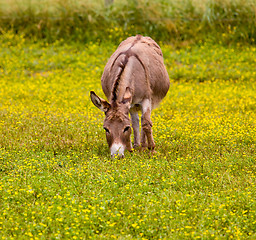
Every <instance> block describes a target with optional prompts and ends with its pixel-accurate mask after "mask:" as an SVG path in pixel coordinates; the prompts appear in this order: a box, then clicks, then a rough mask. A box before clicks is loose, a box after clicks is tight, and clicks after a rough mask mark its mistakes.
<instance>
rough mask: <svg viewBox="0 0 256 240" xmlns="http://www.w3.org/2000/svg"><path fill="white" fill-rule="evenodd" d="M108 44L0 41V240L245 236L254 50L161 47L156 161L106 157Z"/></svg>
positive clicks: (252, 172) (206, 44) (255, 155)
mask: <svg viewBox="0 0 256 240" xmlns="http://www.w3.org/2000/svg"><path fill="white" fill-rule="evenodd" d="M115 48H116V44H114V43H111V42H103V43H100V42H88V43H65V41H64V40H59V41H54V42H53V43H47V42H45V41H36V42H34V41H31V40H28V39H26V38H25V37H24V36H22V35H17V34H13V32H12V31H9V32H6V33H4V34H2V35H1V36H0V136H1V137H0V239H144V240H145V239H255V238H256V197H255V196H256V186H255V184H256V164H255V159H256V143H255V141H256V84H255V77H256V71H255V63H256V60H255V54H256V47H255V46H252V45H246V46H242V45H241V44H236V45H232V46H229V47H227V46H224V45H223V44H217V43H212V42H211V41H201V42H200V43H199V44H196V45H187V46H185V47H181V48H176V47H174V46H172V45H170V44H163V43H161V48H162V50H163V54H164V58H165V64H166V67H167V70H168V72H169V75H170V80H171V86H170V90H169V92H168V94H167V96H166V98H165V99H164V100H163V102H162V103H161V105H160V106H159V108H158V109H156V110H155V111H154V112H153V114H152V121H153V134H154V138H155V142H156V152H155V153H154V154H152V153H150V152H149V151H134V152H132V153H129V152H126V153H125V158H123V159H117V158H115V159H111V158H110V153H109V149H108V146H107V143H106V140H105V133H104V130H103V126H102V125H103V119H104V114H103V113H102V112H100V111H99V110H98V109H97V108H96V107H95V106H94V105H93V104H92V103H91V102H90V99H89V92H90V91H91V90H94V91H95V92H96V93H97V94H99V95H100V96H101V97H104V95H103V92H102V90H101V84H100V77H101V74H102V71H103V68H104V65H105V63H106V61H107V59H108V58H109V56H110V55H111V54H112V53H113V51H114V50H115Z"/></svg>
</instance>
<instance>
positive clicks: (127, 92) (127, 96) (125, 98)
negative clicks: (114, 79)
mask: <svg viewBox="0 0 256 240" xmlns="http://www.w3.org/2000/svg"><path fill="white" fill-rule="evenodd" d="M121 103H123V104H131V103H132V93H131V90H130V88H129V87H127V88H126V89H125V93H124V96H123V99H122V101H121Z"/></svg>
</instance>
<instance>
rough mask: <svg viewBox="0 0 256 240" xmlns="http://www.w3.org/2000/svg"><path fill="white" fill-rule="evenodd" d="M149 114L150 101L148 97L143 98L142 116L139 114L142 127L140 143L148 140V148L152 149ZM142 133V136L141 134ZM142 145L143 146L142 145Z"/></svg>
mask: <svg viewBox="0 0 256 240" xmlns="http://www.w3.org/2000/svg"><path fill="white" fill-rule="evenodd" d="M150 116H151V102H150V100H149V99H145V100H144V101H143V102H142V116H141V128H142V132H143V133H142V136H141V139H142V145H143V144H144V141H146V139H147V141H148V149H150V150H153V149H154V148H155V142H154V138H153V133H152V122H151V120H150ZM143 135H144V136H143ZM143 138H144V139H143ZM142 147H143V146H142Z"/></svg>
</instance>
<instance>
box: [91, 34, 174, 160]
mask: <svg viewBox="0 0 256 240" xmlns="http://www.w3.org/2000/svg"><path fill="white" fill-rule="evenodd" d="M101 85H102V89H103V92H104V93H105V95H106V97H107V98H108V100H109V103H108V102H107V101H105V100H104V99H102V98H100V97H98V96H97V95H96V94H95V93H94V92H93V91H91V100H92V102H93V104H94V105H95V106H96V107H98V108H99V109H100V110H102V111H103V112H105V116H106V118H105V120H104V125H103V126H104V129H105V131H106V137H107V142H108V145H109V148H110V151H111V156H112V157H113V156H115V155H116V154H117V155H118V156H123V155H124V151H125V149H127V150H128V151H131V150H132V146H131V139H130V135H131V122H132V127H133V131H134V147H138V146H140V144H141V146H142V147H143V148H144V147H148V148H149V149H150V150H153V149H154V148H155V143H154V139H153V135H152V122H151V120H150V115H151V111H152V109H154V108H155V107H156V106H157V105H158V104H159V103H160V101H161V100H162V99H163V98H164V97H165V95H166V94H167V92H168V89H169V86H170V81H169V76H168V73H167V71H166V68H165V66H164V61H163V54H162V51H161V49H160V47H159V46H158V44H157V43H156V42H155V41H154V40H153V39H151V38H150V37H142V36H140V35H137V36H135V37H129V38H128V39H126V40H125V41H123V42H122V43H121V44H120V45H119V47H118V48H117V50H116V51H115V52H114V53H113V55H112V56H111V57H110V59H109V60H108V62H107V64H106V66H105V69H104V72H103V75H102V78H101ZM139 110H141V112H142V116H141V126H142V129H141V138H140V120H139V116H138V111H139ZM129 112H130V115H131V120H130V118H129Z"/></svg>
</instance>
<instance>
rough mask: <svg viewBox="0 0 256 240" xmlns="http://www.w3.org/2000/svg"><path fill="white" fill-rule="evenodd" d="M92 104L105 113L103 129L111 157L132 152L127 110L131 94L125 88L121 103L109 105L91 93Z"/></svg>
mask: <svg viewBox="0 0 256 240" xmlns="http://www.w3.org/2000/svg"><path fill="white" fill-rule="evenodd" d="M91 100H92V102H93V104H94V105H95V106H96V107H97V108H99V109H100V110H102V111H103V112H104V113H105V116H106V117H105V120H104V124H103V128H104V129H105V131H106V138H107V142H108V146H109V148H110V152H111V157H114V156H115V155H118V156H119V157H123V156H124V151H125V149H127V150H128V151H131V150H132V147H131V138H130V136H131V121H130V118H129V110H130V106H131V100H132V97H131V92H130V89H129V88H127V89H126V91H125V94H124V96H123V98H122V100H121V101H112V102H111V104H110V103H108V102H107V101H105V100H104V99H102V98H100V97H98V96H97V95H96V94H95V93H94V92H93V91H91Z"/></svg>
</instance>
